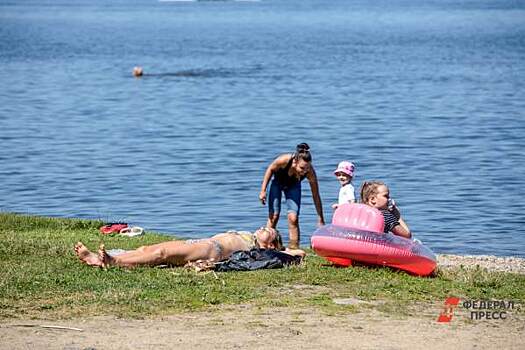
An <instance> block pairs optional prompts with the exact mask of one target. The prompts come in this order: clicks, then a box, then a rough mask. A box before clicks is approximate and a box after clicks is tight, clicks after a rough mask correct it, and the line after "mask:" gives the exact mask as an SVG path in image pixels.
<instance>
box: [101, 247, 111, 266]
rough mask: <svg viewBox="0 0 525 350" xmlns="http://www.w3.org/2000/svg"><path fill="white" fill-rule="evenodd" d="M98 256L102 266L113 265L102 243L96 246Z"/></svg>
mask: <svg viewBox="0 0 525 350" xmlns="http://www.w3.org/2000/svg"><path fill="white" fill-rule="evenodd" d="M98 258H99V259H100V261H101V263H102V267H107V266H110V265H113V258H112V257H111V255H109V254H108V253H107V252H106V247H105V246H104V244H101V245H100V247H99V248H98Z"/></svg>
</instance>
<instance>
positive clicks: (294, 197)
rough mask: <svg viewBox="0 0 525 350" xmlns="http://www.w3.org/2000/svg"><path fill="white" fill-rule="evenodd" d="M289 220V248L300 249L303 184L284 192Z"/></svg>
mask: <svg viewBox="0 0 525 350" xmlns="http://www.w3.org/2000/svg"><path fill="white" fill-rule="evenodd" d="M284 196H285V198H286V207H287V218H288V237H289V243H288V247H289V248H292V249H295V248H299V243H300V238H301V233H300V229H299V211H300V209H301V183H300V182H298V183H297V184H296V185H294V186H292V187H289V188H287V189H286V190H285V191H284Z"/></svg>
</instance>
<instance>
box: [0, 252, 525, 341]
mask: <svg viewBox="0 0 525 350" xmlns="http://www.w3.org/2000/svg"><path fill="white" fill-rule="evenodd" d="M438 258H439V263H440V266H441V268H444V269H447V268H452V267H455V266H459V265H463V266H465V267H467V268H472V267H474V268H475V267H476V266H477V265H479V266H480V267H481V268H486V269H488V270H491V271H510V272H515V273H520V274H525V259H518V258H500V257H485V256H476V257H473V256H452V255H440V256H439V257H438ZM443 302H444V300H436V301H435V302H434V303H430V304H424V305H422V304H417V303H414V305H410V306H409V310H410V311H409V316H400V315H395V314H394V315H392V314H387V313H381V312H379V311H377V310H375V309H374V308H371V307H370V306H373V305H370V303H367V302H363V301H360V300H358V299H355V300H354V299H352V300H345V301H341V300H334V303H338V304H340V303H346V304H348V303H350V304H355V309H354V310H352V311H351V310H348V311H344V312H341V313H339V314H336V315H328V314H325V313H323V312H322V311H319V310H318V309H315V308H313V307H312V308H303V309H292V308H275V309H268V308H266V309H260V308H257V307H254V306H250V305H236V306H222V307H218V308H216V309H214V310H210V311H206V312H194V313H185V314H177V315H171V316H169V317H163V318H156V319H145V320H125V319H116V318H114V317H89V318H85V319H72V320H58V321H57V320H54V321H51V320H3V321H0V339H2V341H1V342H0V349H2V350H3V349H6V350H7V349H67V350H76V349H79V350H80V349H82V350H87V349H90V350H94V349H272V348H278V347H279V348H280V347H284V348H297V349H378V348H381V349H425V350H433V349H474V348H475V349H493V348H495V347H498V348H500V349H523V342H522V340H521V337H522V335H523V334H524V333H525V316H524V314H523V313H520V312H518V311H516V310H512V311H509V314H508V316H507V318H506V319H503V320H501V319H500V320H492V319H491V320H487V319H484V320H472V319H471V318H470V315H469V311H468V310H464V309H462V308H458V309H456V310H455V312H454V316H453V319H452V321H451V322H450V323H438V322H437V317H438V315H439V314H440V312H441V311H442V307H443ZM520 307H521V306H520Z"/></svg>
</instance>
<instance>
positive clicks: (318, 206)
mask: <svg viewBox="0 0 525 350" xmlns="http://www.w3.org/2000/svg"><path fill="white" fill-rule="evenodd" d="M272 176H273V181H272V183H271V185H270V194H269V196H268V210H269V215H268V224H267V226H268V227H273V228H277V222H278V221H279V214H280V212H281V198H282V197H281V196H282V193H284V197H285V199H286V207H287V216H288V235H289V238H290V240H289V243H288V246H289V247H290V248H298V247H299V239H300V230H299V209H300V208H301V181H303V180H304V179H305V178H307V179H308V182H309V183H310V188H311V190H312V198H313V200H314V204H315V210H316V211H317V216H318V223H319V225H324V217H323V206H322V203H321V197H320V196H319V184H318V183H317V176H316V174H315V170H314V167H313V165H312V155H311V154H310V147H309V146H308V144H306V143H301V144H299V145H297V148H296V151H295V153H293V154H282V155H280V156H279V157H277V158H276V159H275V160H274V161H273V162H272V163H271V164H270V165H269V166H268V168H267V169H266V172H265V173H264V178H263V182H262V185H261V192H260V194H259V200H260V201H261V203H262V204H263V205H264V204H266V195H267V194H266V189H267V187H268V183H269V182H270V179H271V178H272Z"/></svg>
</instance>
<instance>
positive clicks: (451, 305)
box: [437, 297, 459, 323]
mask: <svg viewBox="0 0 525 350" xmlns="http://www.w3.org/2000/svg"><path fill="white" fill-rule="evenodd" d="M458 304H459V298H455V297H448V298H447V299H446V300H445V306H444V307H443V311H441V313H440V314H439V317H438V319H437V321H438V322H447V323H448V322H450V321H451V320H452V316H454V309H455V308H456V307H457V306H458Z"/></svg>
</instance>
